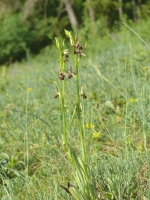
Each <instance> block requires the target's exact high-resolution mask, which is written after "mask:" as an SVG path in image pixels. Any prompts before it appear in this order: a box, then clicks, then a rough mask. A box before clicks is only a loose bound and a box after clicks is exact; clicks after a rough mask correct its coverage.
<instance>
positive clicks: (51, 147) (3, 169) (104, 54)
mask: <svg viewBox="0 0 150 200" xmlns="http://www.w3.org/2000/svg"><path fill="white" fill-rule="evenodd" d="M148 24H149V22H147V24H145V23H143V24H142V23H141V27H142V28H140V30H139V27H138V26H135V27H134V28H133V30H134V31H136V33H137V34H138V36H139V35H140V36H141V37H142V38H143V39H144V41H145V43H146V44H144V43H143V42H142V40H141V39H140V38H139V37H138V36H137V35H136V34H134V33H133V32H132V31H131V30H130V29H128V28H127V27H126V26H124V27H123V28H122V31H120V32H119V33H118V32H117V33H115V32H114V33H112V34H108V35H107V34H106V36H104V37H103V38H102V37H99V36H98V34H97V33H96V35H95V36H93V35H91V36H90V35H88V37H87V38H85V35H84V30H83V31H81V34H80V32H79V33H78V39H79V41H80V42H81V43H82V44H83V46H84V44H85V43H86V42H87V44H86V47H85V48H84V53H85V54H86V56H84V57H82V59H81V61H80V63H79V78H80V84H81V86H82V88H83V90H84V91H85V94H86V96H87V98H85V99H83V100H81V103H82V117H81V118H82V122H81V123H82V127H83V130H84V142H85V143H84V146H85V151H86V159H87V162H88V166H89V168H90V169H91V170H92V173H93V175H91V174H90V177H91V178H92V179H94V182H95V184H96V190H97V192H96V196H97V199H104V200H105V199H108V200H109V199H113V200H129V199H130V200H131V199H134V200H135V199H137V200H143V199H144V200H148V199H150V186H149V170H150V168H149V166H150V158H149V150H150V137H149V134H150V89H149V85H150V57H149V54H150V48H149V47H148V46H149V42H150V38H149V36H148V34H147V32H148V31H147V28H146V27H147V26H148ZM60 41H61V44H62V43H63V39H60ZM64 49H69V52H71V47H70V43H69V42H68V38H67V37H65V43H64ZM58 60H59V52H58V50H57V48H56V46H55V45H51V46H50V47H46V48H45V49H43V50H42V51H41V53H40V54H39V55H38V56H36V57H32V54H31V53H30V52H28V54H27V60H26V61H25V60H24V61H22V62H21V63H17V62H16V63H13V64H12V65H11V66H10V67H9V68H7V67H6V66H5V65H3V66H2V67H1V68H0V79H1V82H0V102H1V108H0V149H1V154H0V184H1V189H0V199H2V200H4V199H12V200H14V199H15V200H16V199H18V200H20V199H40V200H41V199H43V200H45V199H47V200H54V199H56V200H57V199H59V200H60V199H62V200H64V199H65V200H67V199H68V200H69V199H72V197H71V196H70V195H69V194H68V193H67V192H66V191H65V190H63V188H62V187H61V186H64V187H65V188H67V184H68V183H71V184H73V185H75V187H77V185H76V182H75V181H74V180H73V175H72V174H73V172H74V169H73V168H72V166H71V165H70V164H69V162H68V160H69V159H68V157H67V156H66V154H67V153H66V151H64V146H63V142H64V134H63V125H62V119H63V115H62V110H61V108H62V107H61V105H62V104H61V103H60V100H61V98H59V97H58V98H54V97H56V95H57V92H58V91H57V87H56V85H59V84H58V82H60V80H58V76H59V74H58V67H59V65H60V63H59V62H58ZM68 66H72V71H73V72H75V63H74V60H73V57H71V56H70V54H69V64H68ZM68 71H69V70H68ZM75 75H76V74H75ZM65 87H66V91H65V93H64V97H65V99H66V100H65V104H64V105H63V106H64V109H65V112H66V119H65V120H66V122H65V123H66V124H67V126H68V125H69V123H70V122H71V127H69V135H68V136H67V137H68V140H69V141H70V145H71V146H73V148H74V150H75V152H76V154H77V155H80V154H81V148H80V142H79V139H80V134H79V132H80V131H79V124H78V117H79V116H78V114H77V113H76V111H74V110H75V109H74V108H75V99H76V97H77V94H76V83H75V77H73V78H71V79H65ZM60 88H61V87H60ZM74 112H75V114H74ZM72 116H74V117H73V118H72ZM72 119H73V120H72ZM78 189H79V190H80V188H78ZM83 199H84V198H83Z"/></svg>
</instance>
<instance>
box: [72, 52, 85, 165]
mask: <svg viewBox="0 0 150 200" xmlns="http://www.w3.org/2000/svg"><path fill="white" fill-rule="evenodd" d="M74 59H75V64H76V65H75V66H76V87H77V115H78V125H79V130H80V141H81V150H82V158H83V161H84V164H85V165H86V153H85V144H84V134H83V127H82V120H81V114H80V103H81V98H80V84H79V61H80V59H79V60H78V59H77V56H76V55H75V56H74Z"/></svg>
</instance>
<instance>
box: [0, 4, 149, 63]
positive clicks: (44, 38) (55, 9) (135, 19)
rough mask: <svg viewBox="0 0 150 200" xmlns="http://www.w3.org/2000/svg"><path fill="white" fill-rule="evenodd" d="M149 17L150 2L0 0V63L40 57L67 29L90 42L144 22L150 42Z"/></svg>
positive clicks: (146, 35)
mask: <svg viewBox="0 0 150 200" xmlns="http://www.w3.org/2000/svg"><path fill="white" fill-rule="evenodd" d="M149 16H150V0H15V1H13V0H5V1H4V0H0V64H4V63H5V64H6V65H10V64H11V63H13V62H15V61H20V60H21V59H23V58H25V57H26V55H27V52H29V51H30V52H32V54H34V55H36V54H38V53H39V52H40V51H41V50H42V49H43V48H44V47H46V46H48V45H51V44H53V42H54V37H57V36H63V34H64V31H63V30H64V29H68V30H69V31H71V30H73V31H75V32H77V33H78V34H79V33H80V34H81V35H84V37H85V38H86V39H87V40H88V38H92V37H95V36H96V37H97V36H98V37H103V36H105V35H106V34H110V35H111V34H112V33H114V32H118V31H120V30H121V28H122V22H125V23H127V24H128V25H130V26H132V25H133V24H135V23H136V24H138V25H139V27H140V28H141V29H143V28H142V27H141V26H142V25H141V24H142V23H143V22H144V23H145V35H144V36H145V37H147V38H148V37H149V39H150V36H149V34H146V32H148V30H149V28H150V26H149V25H150V22H149V21H150V19H149Z"/></svg>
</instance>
